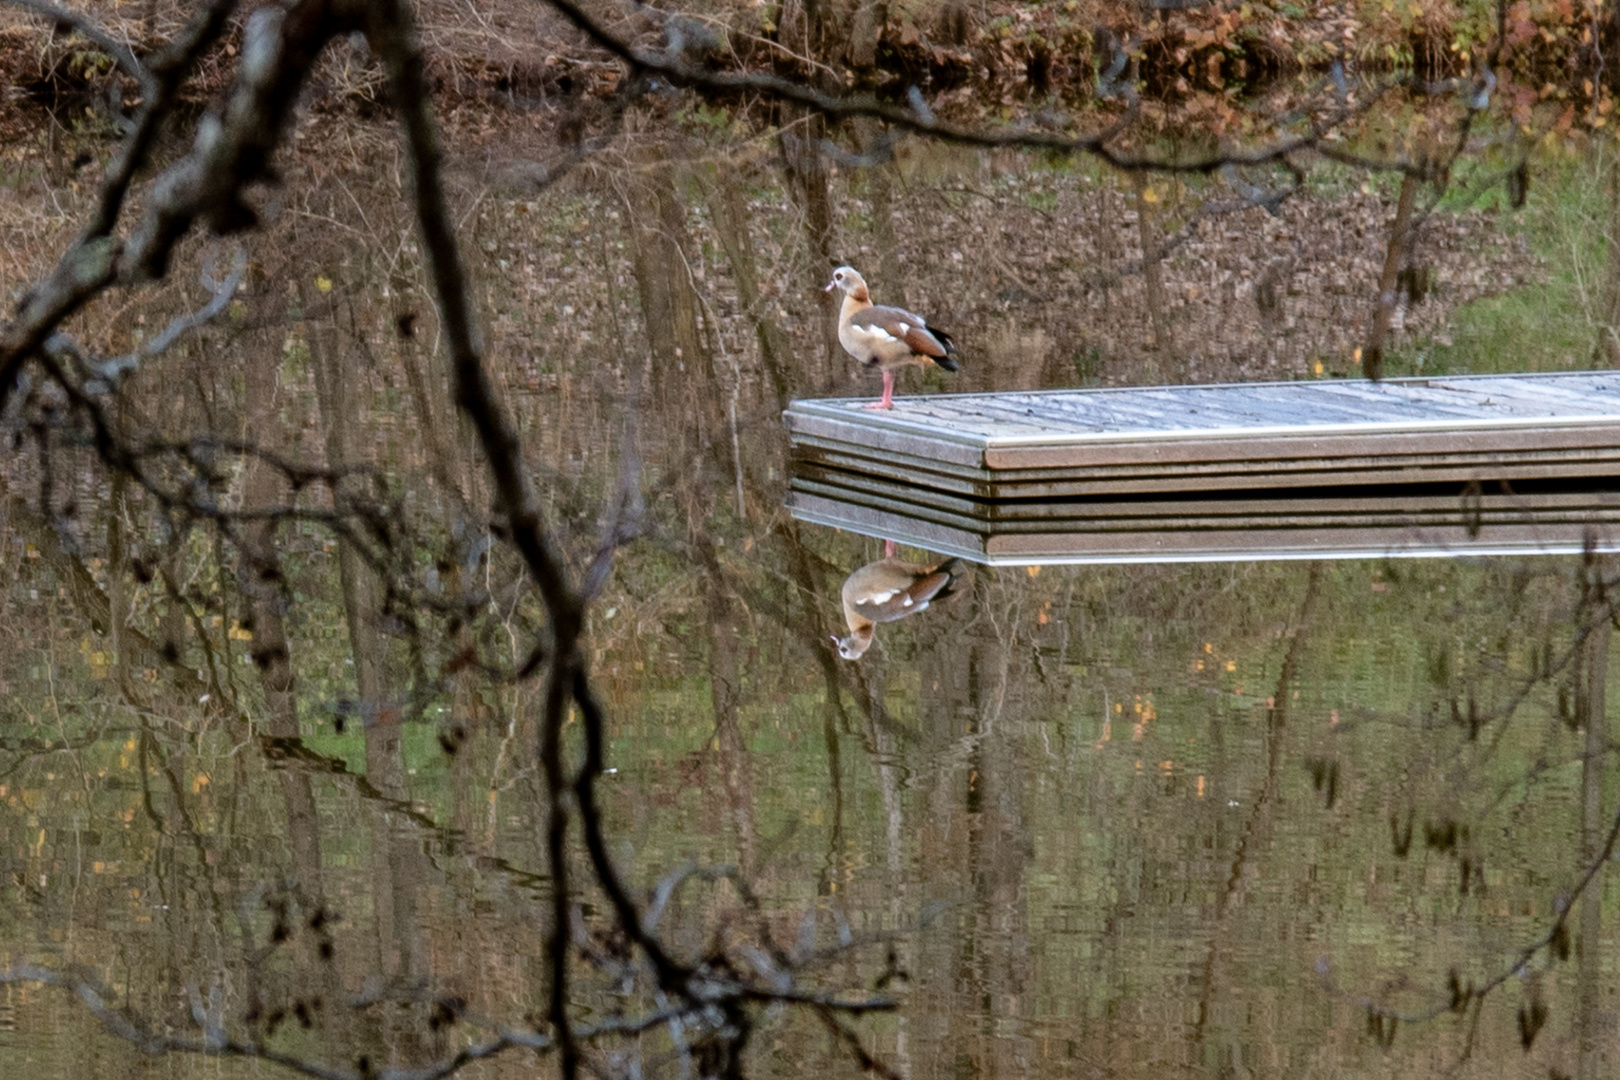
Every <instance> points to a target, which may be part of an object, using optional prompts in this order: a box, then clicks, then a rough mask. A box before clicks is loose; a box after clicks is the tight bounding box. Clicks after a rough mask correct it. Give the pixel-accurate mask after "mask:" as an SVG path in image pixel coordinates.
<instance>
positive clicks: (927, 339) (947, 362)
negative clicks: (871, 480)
mask: <svg viewBox="0 0 1620 1080" xmlns="http://www.w3.org/2000/svg"><path fill="white" fill-rule="evenodd" d="M835 287H836V288H839V289H842V290H843V291H844V306H843V309H842V310H841V311H840V312H839V313H838V343H839V344H840V345H842V346H843V347H844V351H845V352H847V353H849V355H851V356H853V357H854V358H855V359H857V360H859V361H860V362H861V363H863V364H865V365H866V366H867V367H875V368H881V369H882V371H883V399H882V400H881V401H879V402H877V403H876V404H873V405H868V406H867V408H868V409H892V408H894V373H895V371H897V370H898V369H900V368H903V367H906V366H908V365H910V364H916V365H918V366H924V365H927V364H933V365H935V366H936V367H941V368H944V369H945V370H946V371H955V370H957V363H956V344H955V342H953V341H951V335H949V334H947V333H946V332H945V331H943V330H940V329H938V328H933V327H930V326H929V325H928V323H927V321H926V320H924V319H923V317H922V316H921V315H917V314H914V313H913V312H910V311H907V310H905V309H904V308H897V307H884V306H882V305H879V304H874V303H872V294H871V293H869V292H867V290H866V279H865V278H863V277H861V275H860V274H858V273H856V272H855V268H854V267H853V266H840V267H839V268H838V269H836V270H834V271H833V276H832V280H831V281H829V282H828V283H827V289H826V290H825V291H829V292H830V291H831V290H832V289H833V288H835ZM857 655H859V654H857Z"/></svg>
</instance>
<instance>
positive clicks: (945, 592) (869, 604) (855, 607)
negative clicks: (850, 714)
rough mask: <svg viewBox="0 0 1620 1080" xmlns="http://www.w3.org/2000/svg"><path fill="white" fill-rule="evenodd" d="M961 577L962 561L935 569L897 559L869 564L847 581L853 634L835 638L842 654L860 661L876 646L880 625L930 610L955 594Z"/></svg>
mask: <svg viewBox="0 0 1620 1080" xmlns="http://www.w3.org/2000/svg"><path fill="white" fill-rule="evenodd" d="M961 576H962V572H961V561H960V560H958V559H946V560H945V561H944V562H942V563H936V564H935V565H933V566H925V565H923V564H922V563H912V562H906V561H905V560H904V559H895V558H886V559H879V560H878V561H877V562H874V563H867V564H866V565H865V566H863V567H861V568H860V569H859V570H857V571H855V572H854V573H853V574H851V575H849V577H847V578H845V579H844V588H843V600H844V621H845V622H846V623H848V624H849V635H848V636H847V637H838V636H837V635H834V636H833V644H835V645H837V646H838V655H839V656H842V657H843V658H844V659H845V660H859V659H860V658H861V655H862V654H863V653H865V652H866V650H867V649H869V648H871V647H872V635H873V634H874V633H875V632H876V631H877V624H878V623H886V622H894V621H895V620H897V619H904V618H906V617H907V616H910V615H915V614H917V613H918V612H919V611H927V610H928V605H929V604H931V603H933V602H934V601H935V600H943V599H945V597H947V596H950V595H951V588H952V586H954V585H955V584H956V582H957V581H958V580H959V579H960V578H961Z"/></svg>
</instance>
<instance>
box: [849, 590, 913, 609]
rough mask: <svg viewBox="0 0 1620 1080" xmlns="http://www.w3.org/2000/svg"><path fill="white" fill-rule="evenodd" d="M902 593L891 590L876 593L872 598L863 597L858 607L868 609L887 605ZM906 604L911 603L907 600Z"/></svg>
mask: <svg viewBox="0 0 1620 1080" xmlns="http://www.w3.org/2000/svg"><path fill="white" fill-rule="evenodd" d="M900 593H901V590H900V589H889V590H887V591H885V592H876V593H873V594H872V595H871V596H867V597H863V598H862V599H860V600H858V601H856V606H857V607H868V606H872V605H876V604H887V603H888V602H889V601H890V600H893V599H894V598H895V597H896V596H899V595H900ZM906 603H908V604H909V603H911V601H910V600H907V601H906Z"/></svg>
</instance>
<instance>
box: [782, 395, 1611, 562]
mask: <svg viewBox="0 0 1620 1080" xmlns="http://www.w3.org/2000/svg"><path fill="white" fill-rule="evenodd" d="M866 403H867V402H866V400H865V399H863V400H859V401H842V400H840V401H803V402H795V403H793V405H792V406H791V407H790V408H789V409H788V410H787V412H786V414H785V419H786V422H787V425H788V428H789V430H790V433H791V439H792V455H793V464H792V493H791V495H790V500H789V506H790V508H791V509H792V511H793V513H794V514H795V516H798V517H801V518H804V519H806V520H811V521H819V522H822V523H824V524H829V525H837V526H839V527H843V528H850V529H853V530H855V531H859V532H865V533H870V534H871V535H879V536H885V537H887V538H891V539H896V540H901V541H905V542H908V543H914V544H918V545H920V546H925V547H932V548H933V549H934V550H937V551H941V552H944V553H951V554H957V555H963V556H966V557H968V558H972V559H976V560H979V561H985V562H1129V561H1162V560H1166V559H1224V558H1254V557H1259V558H1323V557H1347V556H1365V555H1374V554H1390V555H1415V554H1459V553H1465V552H1467V553H1478V554H1487V553H1504V554H1505V553H1525V552H1571V551H1580V550H1581V549H1582V547H1583V546H1584V545H1587V544H1593V545H1595V546H1597V547H1598V548H1600V549H1603V550H1613V549H1616V547H1617V546H1620V374H1610V373H1608V372H1579V373H1568V374H1552V375H1514V376H1469V377H1459V378H1447V379H1398V380H1389V381H1386V382H1382V383H1367V382H1344V381H1332V382H1327V381H1324V382H1311V383H1270V384H1236V385H1226V386H1189V387H1146V388H1137V389H1121V390H1071V391H1052V392H1043V393H1018V394H970V395H968V394H965V395H946V396H932V397H912V398H900V399H899V400H897V402H896V407H895V409H894V410H893V411H892V412H880V411H877V410H868V409H864V408H862V406H863V405H864V404H866Z"/></svg>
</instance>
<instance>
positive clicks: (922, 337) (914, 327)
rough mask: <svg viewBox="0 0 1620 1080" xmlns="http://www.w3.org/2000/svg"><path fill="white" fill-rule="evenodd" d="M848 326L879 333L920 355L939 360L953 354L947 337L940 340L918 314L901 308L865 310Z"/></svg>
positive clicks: (872, 308)
mask: <svg viewBox="0 0 1620 1080" xmlns="http://www.w3.org/2000/svg"><path fill="white" fill-rule="evenodd" d="M849 323H850V325H851V326H857V327H860V328H861V329H863V330H881V331H882V332H883V333H885V334H887V335H888V336H889V337H891V338H894V339H895V340H896V341H903V342H905V343H906V348H908V349H910V350H911V351H912V352H914V353H916V354H918V355H919V356H931V357H934V358H936V359H939V358H942V357H946V356H949V355H950V354H951V353H952V352H953V351H954V350H952V349H951V348H950V347H949V345H948V344H947V343H948V342H949V341H950V337H949V335H946V336H945V340H944V341H941V340H940V338H939V337H938V336H936V335H935V334H934V333H932V332H931V331H930V330H929V329H928V324H927V323H926V322H925V321H924V320H923V317H922V316H921V315H915V314H913V313H911V312H909V311H906V310H904V309H902V308H897V307H869V308H867V309H866V310H865V311H861V312H857V313H856V315H855V316H854V318H852V319H850V320H849Z"/></svg>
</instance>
